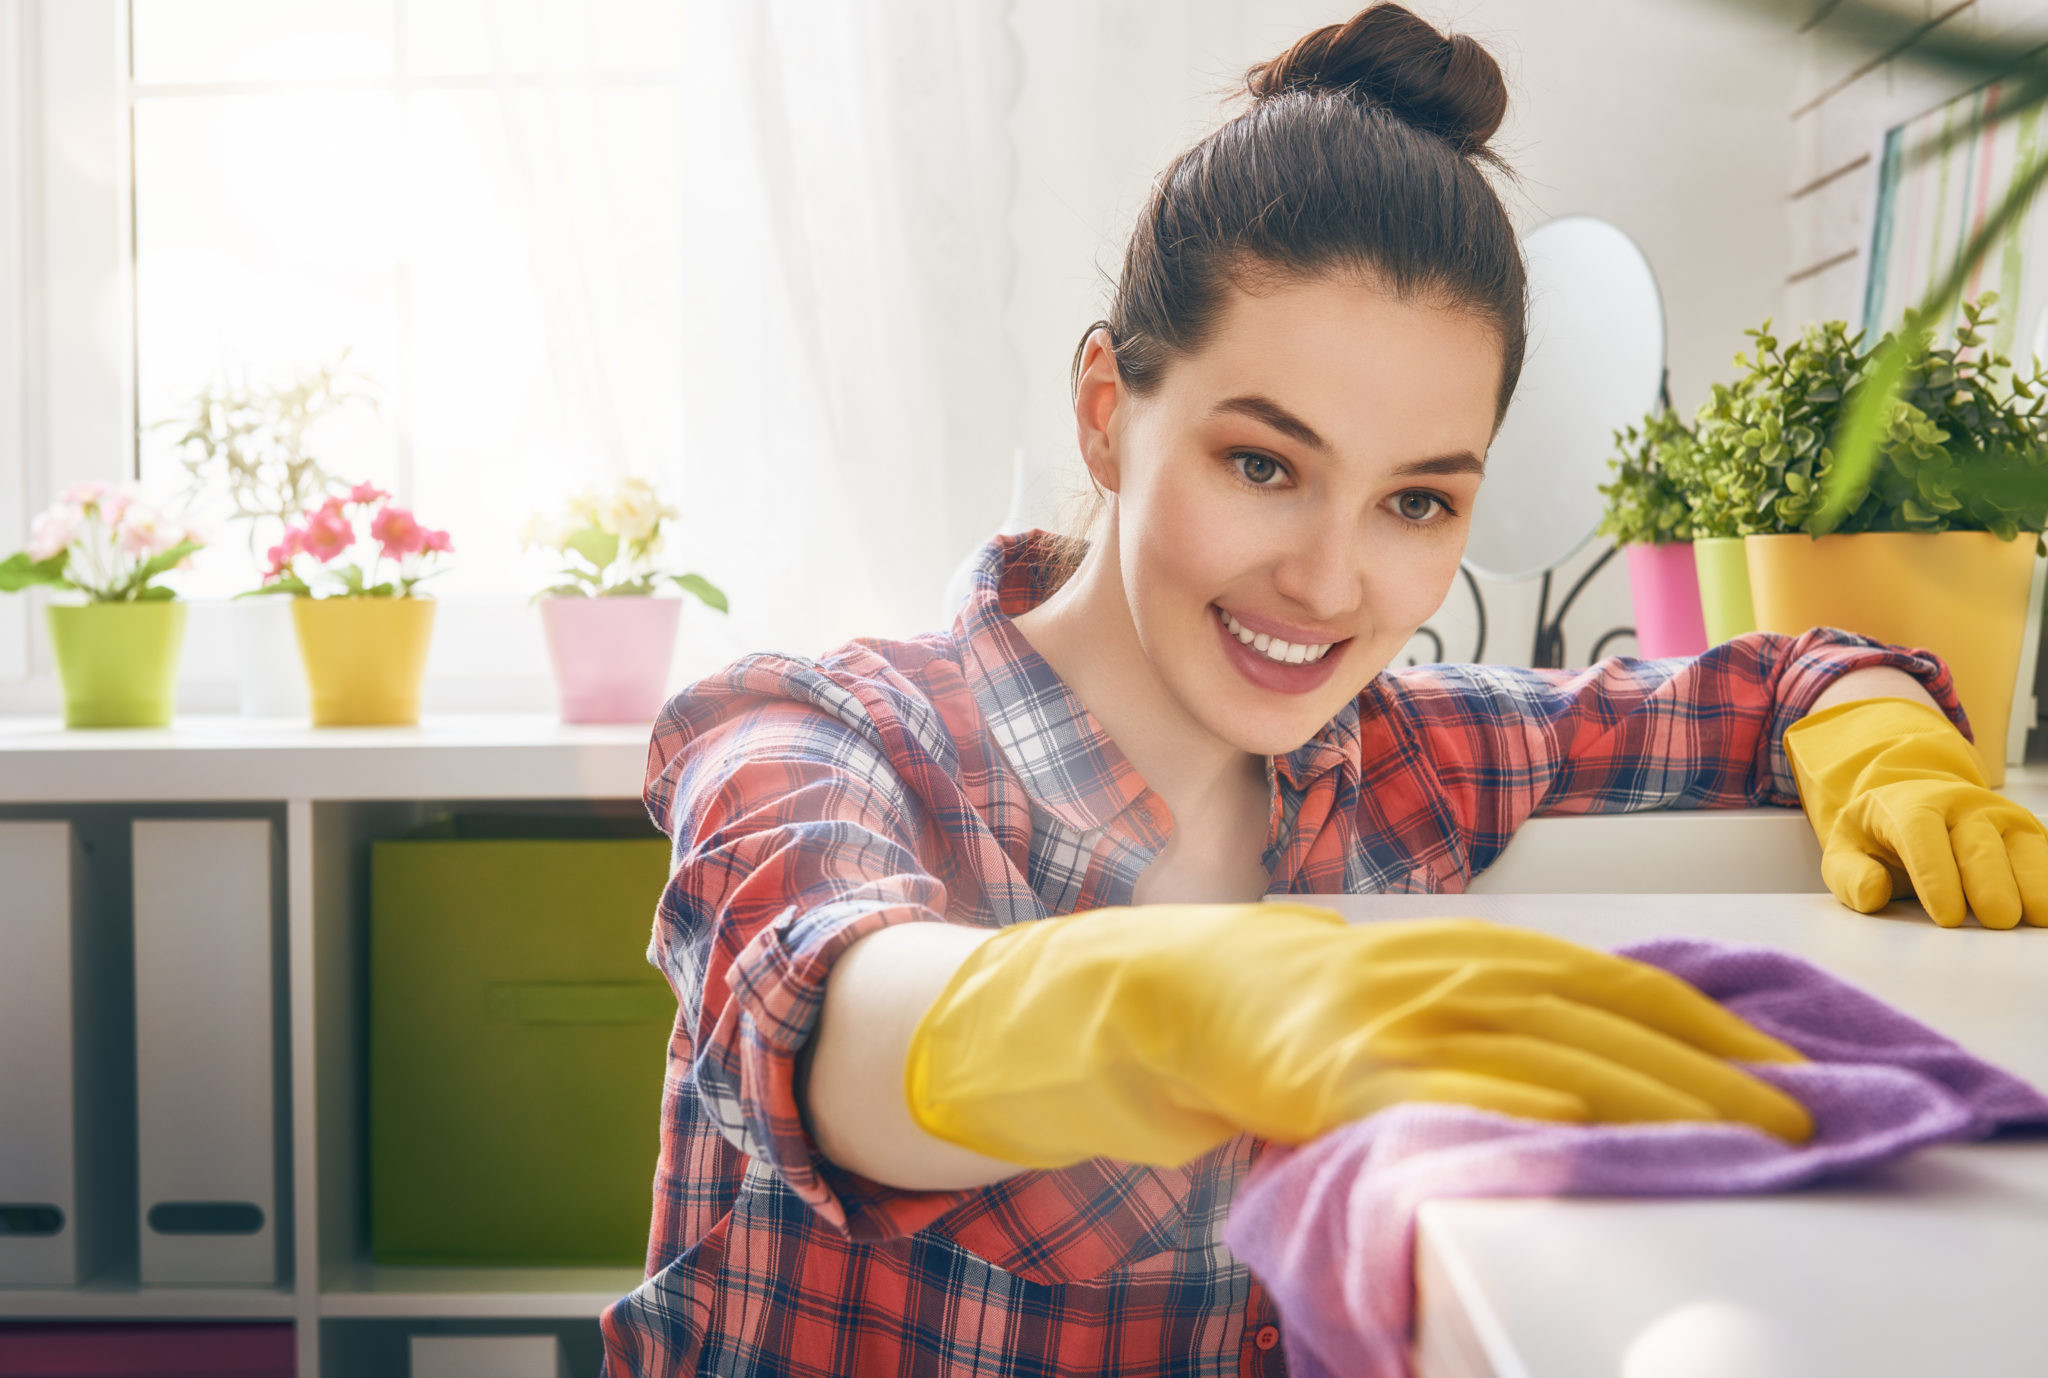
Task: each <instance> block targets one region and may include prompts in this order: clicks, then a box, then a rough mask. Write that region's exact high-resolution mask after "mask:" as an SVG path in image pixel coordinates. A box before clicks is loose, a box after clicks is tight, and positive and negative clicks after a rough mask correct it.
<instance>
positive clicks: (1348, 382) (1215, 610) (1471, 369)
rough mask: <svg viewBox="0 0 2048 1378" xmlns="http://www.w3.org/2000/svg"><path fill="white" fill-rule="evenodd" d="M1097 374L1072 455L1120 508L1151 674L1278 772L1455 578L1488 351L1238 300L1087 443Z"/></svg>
mask: <svg viewBox="0 0 2048 1378" xmlns="http://www.w3.org/2000/svg"><path fill="white" fill-rule="evenodd" d="M1098 338H1100V337H1098ZM1103 370H1107V372H1108V374H1110V375H1113V372H1114V364H1113V361H1111V360H1109V358H1108V355H1107V353H1106V352H1105V351H1101V350H1097V351H1096V352H1095V356H1094V357H1093V358H1092V359H1091V360H1090V362H1089V364H1088V369H1087V374H1086V376H1084V379H1083V389H1082V395H1081V396H1080V398H1079V399H1078V401H1079V403H1080V405H1081V407H1082V408H1083V409H1084V415H1083V416H1082V418H1081V419H1082V436H1083V443H1084V449H1085V450H1087V451H1088V453H1089V459H1090V467H1091V469H1092V470H1094V472H1095V473H1096V475H1097V477H1098V478H1100V479H1102V480H1103V481H1104V482H1105V486H1108V487H1110V488H1112V489H1113V490H1114V492H1115V498H1114V520H1115V522H1116V535H1117V552H1118V558H1119V561H1120V564H1121V574H1122V579H1123V585H1124V591H1125V595H1126V598H1127V599H1128V601H1129V604H1130V610H1131V615H1132V619H1133V621H1134V623H1135V625H1136V629H1137V633H1138V639H1139V642H1140V644H1141V645H1142V647H1143V648H1144V652H1145V655H1146V657H1147V659H1148V660H1150V661H1151V663H1152V665H1153V667H1154V668H1155V670H1156V671H1157V672H1158V674H1159V676H1160V679H1161V680H1162V682H1163V683H1164V685H1165V687H1166V689H1167V690H1168V692H1169V693H1170V694H1171V695H1172V696H1173V697H1174V698H1176V699H1177V700H1178V701H1179V703H1180V706H1181V707H1182V708H1183V709H1185V710H1186V711H1187V713H1188V714H1189V715H1190V716H1191V717H1192V718H1194V719H1195V720H1196V721H1197V722H1199V723H1200V724H1201V725H1202V726H1204V727H1205V728H1207V729H1208V730H1209V731H1210V732H1211V733H1213V734H1214V735H1215V736H1217V737H1218V738H1221V739H1222V740H1224V741H1226V742H1228V743H1230V744H1231V745H1233V746H1236V747H1238V748H1240V749H1242V750H1244V751H1248V752H1252V753H1255V754H1259V755H1279V754H1284V753H1285V752H1288V751H1291V750H1293V749H1294V748H1296V747H1298V746H1300V745H1301V744H1302V743H1304V742H1306V741H1307V740H1309V738H1311V737H1313V736H1314V735H1315V734H1316V732H1317V731H1319V730H1320V729H1321V728H1322V727H1323V726H1324V725H1325V724H1326V723H1328V722H1329V721H1330V719H1331V718H1333V717H1334V716H1336V714H1337V713H1338V712H1339V711H1340V710H1341V709H1342V708H1343V706H1344V705H1345V703H1346V702H1347V701H1349V700H1350V699H1352V698H1354V697H1356V696H1357V694H1358V693H1359V691H1360V690H1361V689H1363V688H1364V687H1365V685H1366V683H1367V682H1368V681H1369V680H1371V679H1372V677H1373V676H1374V675H1376V674H1378V673H1379V672H1380V671H1381V670H1382V669H1384V668H1386V666H1387V665H1388V664H1389V663H1390V662H1391V661H1392V660H1393V658H1394V656H1395V655H1396V654H1397V653H1398V652H1399V651H1400V650H1401V648H1402V647H1403V646H1404V645H1405V644H1406V643H1407V642H1408V640H1409V638H1410V637H1411V636H1413V635H1414V633H1415V630H1416V628H1417V627H1419V626H1421V625H1422V623H1423V621H1424V620H1425V619H1427V618H1428V617H1429V616H1430V615H1431V614H1433V613H1434V612H1435V611H1436V610H1437V608H1438V607H1439V606H1441V605H1442V603H1443V601H1444V597H1445V595H1446V594H1447V593H1448V592H1449V590H1450V586H1451V583H1452V581H1453V580H1454V579H1455V578H1456V577H1457V570H1458V560H1459V557H1460V556H1461V555H1462V554H1463V552H1464V549H1465V538H1466V533H1467V531H1468V530H1469V528H1470V524H1471V512H1472V504H1473V501H1474V499H1475V498H1476V497H1477V496H1478V492H1479V482H1480V478H1481V476H1482V473H1483V464H1484V461H1485V457H1486V450H1487V446H1488V444H1489V443H1490V442H1491V440H1492V438H1493V429H1494V406H1495V401H1496V398H1497V395H1498V390H1499V386H1500V376H1501V346H1500V341H1499V339H1498V338H1497V336H1496V334H1495V332H1494V331H1493V330H1492V329H1491V328H1490V327H1488V326H1487V325H1485V324H1484V323H1482V322H1481V321H1479V320H1478V319H1476V318H1474V317H1473V316H1471V315H1469V314H1464V313H1459V312H1454V311H1450V310H1446V309H1444V308H1442V307H1440V306H1434V305H1428V304H1424V303H1422V302H1419V301H1401V300H1397V299H1396V298H1394V297H1392V296H1390V295H1388V294H1386V293H1384V292H1382V291H1380V290H1378V289H1376V288H1374V287H1372V286H1369V285H1366V284H1364V283H1361V282H1359V281H1356V280H1354V279H1351V278H1348V277H1327V278H1316V279H1309V280H1294V281H1290V282H1287V283H1285V284H1282V285H1276V286H1272V287H1270V288H1262V289H1261V290H1259V291H1257V292H1246V291H1234V292H1233V293H1232V294H1231V297H1230V299H1229V302H1228V304H1227V306H1226V307H1225V309H1224V310H1223V312H1222V313H1221V316H1220V320H1219V325H1218V328H1217V329H1216V331H1215V333H1214V335H1213V336H1212V337H1211V339H1210V341H1209V342H1208V343H1207V344H1206V345H1205V346H1204V347H1203V348H1202V349H1201V350H1200V351H1199V352H1197V353H1195V354H1192V355H1188V356H1184V357H1182V358H1179V359H1176V360H1174V361H1173V362H1172V363H1171V364H1169V365H1168V367H1167V368H1166V370H1165V373H1164V376H1163V378H1162V379H1161V382H1160V384H1159V386H1158V387H1157V388H1155V389H1154V390H1153V392H1152V393H1151V394H1150V395H1148V396H1145V397H1137V396H1133V395H1131V394H1129V393H1127V392H1125V391H1124V390H1123V389H1122V388H1121V387H1120V386H1119V387H1115V388H1114V400H1113V403H1112V406H1111V407H1110V408H1106V409H1103V410H1100V411H1098V412H1097V417H1098V418H1099V419H1101V420H1104V421H1106V423H1107V424H1106V425H1104V426H1103V427H1101V428H1100V429H1099V430H1097V431H1096V432H1095V433H1094V435H1092V436H1091V434H1090V426H1089V418H1088V416H1087V415H1086V414H1085V408H1086V407H1087V406H1088V405H1089V403H1090V400H1091V399H1090V394H1089V383H1090V381H1091V380H1094V379H1097V378H1098V376H1099V375H1100V373H1101V371H1103ZM1105 391H1106V390H1105V389H1104V388H1103V387H1102V386H1101V383H1100V382H1099V381H1098V382H1097V385H1096V390H1095V396H1096V397H1097V398H1098V399H1099V398H1100V397H1101V396H1102V394H1103V393H1104V392H1105ZM1098 405H1099V402H1098ZM1105 413H1106V414H1105ZM1100 461H1106V463H1104V462H1100ZM1248 640H1249V644H1247V642H1248Z"/></svg>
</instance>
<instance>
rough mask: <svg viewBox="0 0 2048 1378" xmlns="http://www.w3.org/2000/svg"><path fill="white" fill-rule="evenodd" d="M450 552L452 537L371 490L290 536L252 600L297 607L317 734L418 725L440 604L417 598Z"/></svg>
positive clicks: (340, 499)
mask: <svg viewBox="0 0 2048 1378" xmlns="http://www.w3.org/2000/svg"><path fill="white" fill-rule="evenodd" d="M451 549H453V545H452V543H451V542H450V540H449V538H448V533H447V532H446V531H436V530H432V529H430V528H428V527H425V526H422V525H420V523H419V521H418V519H417V518H415V517H414V516H413V514H412V513H411V512H409V511H408V510H406V509H405V508H403V507H400V506H398V505H397V504H396V503H394V502H392V501H391V494H389V493H387V492H385V491H384V490H383V489H381V488H379V487H377V486H376V485H374V484H370V483H358V484H356V485H355V486H354V487H353V488H351V489H349V491H348V492H347V493H346V494H337V495H335V496H333V497H330V498H328V499H327V500H326V501H324V502H322V503H321V504H320V506H319V507H317V508H315V509H314V510H313V511H311V512H308V513H306V514H305V515H304V517H303V518H302V519H300V520H299V521H297V522H295V523H293V524H292V525H290V526H288V527H286V528H285V532H284V537H283V539H282V540H280V541H279V542H278V543H277V544H276V545H274V546H272V547H271V548H270V551H269V562H270V567H269V569H268V570H267V571H266V572H265V575H264V583H263V587H261V588H259V589H255V590H252V593H255V594H286V595H289V596H290V597H291V600H292V603H291V609H292V624H293V627H294V628H295V630H296V631H297V634H298V639H299V655H300V658H301V660H302V662H303V663H304V665H305V668H306V684H307V687H308V689H309V690H310V691H311V696H312V709H313V725H314V726H315V727H343V726H368V725H375V724H412V723H417V722H418V721H419V720H420V682H421V680H422V679H423V678H424V677H425V675H426V669H427V642H428V639H429V638H430V637H431V636H432V634H433V630H434V604H433V601H432V600H431V599H429V598H426V597H423V596H421V595H419V594H416V593H415V592H414V590H415V588H417V586H418V585H419V583H420V581H421V580H423V579H427V578H430V577H431V576H432V574H433V573H434V572H435V571H433V570H431V569H429V568H428V566H429V565H430V564H431V563H432V562H433V560H434V558H435V557H436V556H438V555H442V554H446V553H447V552H448V551H449V550H451ZM351 551H355V552H358V553H357V554H356V555H353V556H350V555H349V552H351ZM345 556H346V557H348V558H346V559H345V558H344V557H345ZM243 596H244V597H247V596H249V595H247V594H245V595H243Z"/></svg>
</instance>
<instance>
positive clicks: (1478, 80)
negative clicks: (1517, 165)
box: [1245, 0, 1508, 161]
mask: <svg viewBox="0 0 2048 1378" xmlns="http://www.w3.org/2000/svg"><path fill="white" fill-rule="evenodd" d="M1245 87H1246V89H1247V90H1249V91H1250V92H1251V94H1252V97H1253V99H1255V100H1261V101H1263V100H1269V99H1271V98H1273V97H1275V96H1279V95H1281V94H1283V93H1285V92H1288V91H1340V92H1347V93H1349V94H1351V95H1353V96H1355V97H1357V98H1359V99H1361V100H1367V101H1371V102H1373V103H1374V104H1377V105H1381V106H1384V107H1385V108H1386V109H1387V110H1388V111H1389V112H1391V113H1392V114H1394V115H1396V116H1397V117H1399V118H1400V119H1401V120H1403V121H1404V122H1406V123H1408V124H1410V125H1412V126H1414V127H1415V128H1417V129H1420V130H1422V131H1424V132H1425V133H1429V134H1434V135H1436V136H1437V137H1438V138H1441V139H1443V140H1445V141H1446V142H1448V143H1449V144H1450V145H1451V146H1452V147H1453V148H1455V149H1456V150H1457V151H1458V152H1459V153H1460V154H1465V155H1475V156H1479V157H1483V158H1486V159H1487V160H1489V161H1497V159H1495V158H1494V155H1493V153H1492V152H1491V150H1489V149H1488V148H1487V146H1486V145H1487V141H1488V140H1490V139H1491V138H1492V137H1493V136H1494V134H1495V133H1496V132H1497V131H1498V130H1499V129H1500V125H1501V121H1502V120H1503V119H1504V118H1506V116H1507V110H1508V87H1507V82H1506V80H1505V79H1504V78H1503V77H1502V76H1501V70H1500V64H1499V63H1497V62H1495V61H1494V60H1493V55H1492V54H1491V53H1489V52H1487V51H1486V49H1484V48H1482V47H1481V46H1479V44H1478V43H1477V42H1475V41H1474V40H1472V39H1470V38H1468V37H1466V36H1465V35H1463V34H1451V35H1446V34H1442V33H1439V32H1437V30H1436V29H1435V28H1433V27H1431V26H1430V24H1429V23H1428V21H1426V20H1424V19H1422V18H1421V17H1420V16H1418V15H1416V14H1415V13H1414V12H1413V11H1411V10H1409V9H1407V8H1405V7H1403V6H1401V5H1397V4H1393V3H1391V0H1385V2H1384V3H1381V4H1377V5H1373V6H1371V7H1370V8H1368V9H1364V10H1361V11H1359V12H1358V13H1357V14H1355V15H1353V16H1352V17H1351V19H1350V20H1349V22H1347V23H1343V24H1329V25H1325V26H1324V27H1323V28H1320V29H1317V30H1316V31H1315V32H1314V33H1312V34H1310V35H1308V36H1307V37H1306V38H1304V39H1302V40H1301V41H1300V42H1298V43H1296V44H1295V45H1294V46H1293V47H1291V48H1289V49H1288V50H1287V51H1286V52H1284V53H1282V54H1280V56H1278V57H1276V58H1272V59H1270V60H1268V61H1266V62H1261V63H1259V64H1258V65H1257V66H1255V67H1253V68H1252V69H1251V70H1250V71H1249V72H1247V73H1245Z"/></svg>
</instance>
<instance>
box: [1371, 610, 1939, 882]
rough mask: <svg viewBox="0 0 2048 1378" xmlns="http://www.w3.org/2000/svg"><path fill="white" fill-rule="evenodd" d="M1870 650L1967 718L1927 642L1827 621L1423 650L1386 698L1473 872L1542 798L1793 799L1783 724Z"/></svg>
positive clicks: (1663, 802) (1604, 805)
mask: <svg viewBox="0 0 2048 1378" xmlns="http://www.w3.org/2000/svg"><path fill="white" fill-rule="evenodd" d="M1873 666H1890V667H1892V668H1894V669H1898V670H1903V671H1905V672H1906V673H1907V674H1909V675H1911V676H1913V677H1914V678H1915V679H1917V680H1919V681H1920V683H1921V685H1922V686H1923V687H1924V688H1926V690H1927V692H1928V693H1929V694H1930V695H1931V696H1932V697H1933V698H1934V701H1935V702H1936V703H1938V704H1939V705H1940V706H1941V709H1942V711H1943V712H1944V713H1946V714H1948V716H1949V719H1950V720H1951V721H1952V722H1954V723H1955V725H1956V726H1957V727H1958V728H1959V729H1961V730H1962V731H1963V732H1964V733H1965V734H1967V733H1968V732H1969V724H1968V722H1967V720H1966V719H1965V718H1964V716H1963V710H1962V705H1961V704H1960V703H1959V702H1958V701H1957V699H1956V695H1955V687H1954V685H1953V683H1952V682H1951V681H1950V678H1949V672H1948V667H1947V666H1945V665H1943V664H1942V663H1941V661H1940V660H1939V659H1937V658H1936V657H1935V656H1934V654H1933V653H1932V652H1929V651H1918V650H1907V649H1903V648H1900V647H1896V646H1885V645H1881V644H1879V643H1878V642H1875V641H1872V640H1870V639H1868V638H1867V637H1861V636H1857V635H1855V634H1853V633H1850V632H1843V631H1836V630H1834V629H1833V628H1828V627H1817V628H1814V629H1813V630H1811V631H1808V632H1805V633H1803V634H1801V635H1799V636H1796V637H1795V636H1783V635H1778V634H1775V633H1770V632H1751V633H1749V634H1748V635H1746V636H1739V637H1736V638H1734V639H1733V640H1731V641H1727V642H1724V643H1722V644H1721V645H1719V646H1716V647H1714V648H1713V649H1712V650H1709V651H1708V652H1707V653H1706V654H1704V655H1701V656H1698V657H1696V658H1692V659H1671V660H1634V659H1628V658H1622V657H1617V658H1613V659H1609V660H1603V661H1601V662H1600V663H1599V664H1598V665H1595V666H1593V667H1591V668H1590V669H1586V670H1524V669H1515V668H1511V667H1507V666H1495V665H1430V666H1423V667H1420V668H1417V669H1414V670H1404V671H1400V672H1397V673H1395V674H1391V675H1389V676H1387V677H1386V680H1387V681H1388V684H1389V688H1388V691H1387V704H1386V706H1387V707H1389V708H1390V709H1391V710H1392V711H1393V712H1394V713H1395V714H1396V715H1397V716H1399V718H1400V719H1401V720H1402V721H1403V722H1404V724H1405V726H1406V728H1407V731H1408V735H1409V737H1410V739H1411V741H1412V742H1413V743H1414V744H1415V746H1416V749H1417V750H1418V751H1419V752H1420V753H1421V755H1422V757H1423V758H1424V760H1425V762H1426V763H1427V764H1428V765H1429V766H1430V768H1431V769H1432V770H1433V771H1434V773H1435V774H1436V776H1437V778H1438V780H1439V781H1440V782H1441V785H1442V788H1443V790H1444V792H1445V794H1446V795H1447V796H1448V799H1449V803H1450V806H1451V809H1452V811H1453V813H1454V814H1455V815H1456V817H1457V819H1458V821H1459V824H1460V825H1461V828H1462V830H1463V831H1464V832H1465V834H1466V838H1465V840H1466V845H1467V851H1468V855H1469V858H1470V864H1471V869H1472V873H1473V874H1475V875H1476V874H1477V873H1478V872H1480V871H1482V870H1484V869H1485V868H1486V867H1487V866H1489V865H1491V864H1492V863H1493V861H1494V859H1495V858H1496V857H1497V856H1499V854H1500V852H1501V850H1502V849H1503V848H1505V847H1506V846H1507V842H1508V839H1509V838H1510V837H1511V836H1512V835H1513V833H1514V831H1515V829H1516V828H1517V827H1518V826H1520V824H1521V822H1522V821H1523V820H1524V819H1525V818H1528V817H1530V816H1531V815H1535V814H1580V813H1621V812H1627V811H1633V810H1641V809H1666V808H1741V807H1745V806H1752V807H1753V806H1757V805H1766V804H1773V805H1790V806H1796V805H1797V804H1798V802H1799V794H1798V788H1797V786H1796V784H1795V783H1794V781H1793V778H1792V767H1791V764H1790V762H1789V761H1788V760H1787V759H1786V756H1785V740H1784V739H1785V730H1786V729H1787V728H1789V727H1791V726H1792V724H1794V723H1795V722H1797V721H1799V719H1800V718H1801V717H1803V716H1804V715H1805V714H1806V713H1807V711H1808V710H1809V709H1810V708H1811V707H1812V706H1813V702H1814V700H1815V699H1817V698H1819V697H1820V694H1821V691H1822V690H1824V689H1826V688H1827V687H1828V686H1829V685H1830V684H1832V683H1834V682H1835V680H1837V679H1839V678H1840V677H1841V676H1843V675H1845V674H1847V673H1849V672H1850V671H1852V670H1863V669H1868V668H1871V667H1873Z"/></svg>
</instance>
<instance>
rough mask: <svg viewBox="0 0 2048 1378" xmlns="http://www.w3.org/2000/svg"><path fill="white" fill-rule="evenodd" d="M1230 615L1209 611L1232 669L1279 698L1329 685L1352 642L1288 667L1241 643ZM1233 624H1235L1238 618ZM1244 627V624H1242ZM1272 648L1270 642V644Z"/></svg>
mask: <svg viewBox="0 0 2048 1378" xmlns="http://www.w3.org/2000/svg"><path fill="white" fill-rule="evenodd" d="M1228 617H1230V614H1228V613H1225V612H1224V611H1223V609H1221V608H1219V607H1217V606H1215V605H1214V604H1213V603H1212V604H1211V605H1210V607H1209V621H1210V623H1211V625H1213V626H1214V627H1215V628H1216V636H1217V638H1218V639H1219V640H1220V641H1221V642H1222V643H1223V654H1224V657H1225V659H1227V660H1229V661H1230V663H1231V666H1232V667H1233V668H1234V669H1236V671H1237V672H1238V673H1239V674H1240V675H1242V676H1244V678H1245V679H1247V680H1249V681H1251V683H1252V684H1254V685H1256V686H1257V687H1259V688H1261V689H1264V690H1267V691H1268V692H1271V693H1276V694H1306V693H1310V692H1312V691H1314V690H1316V689H1320V688H1321V687H1322V686H1323V685H1324V684H1326V683H1328V682H1329V679H1330V676H1331V675H1333V674H1335V673H1336V671H1337V662H1338V661H1339V660H1341V659H1343V656H1344V652H1345V649H1346V648H1347V647H1348V646H1349V645H1350V644H1351V643H1350V640H1349V638H1346V639H1345V640H1343V641H1338V642H1335V643H1332V644H1331V645H1330V648H1329V650H1328V651H1326V652H1325V653H1324V654H1323V655H1322V657H1321V658H1320V659H1317V660H1305V661H1302V662H1300V663H1296V664H1288V663H1284V662H1281V661H1277V660H1274V659H1272V658H1271V657H1270V656H1266V655H1262V654H1260V653H1259V652H1258V651H1257V650H1255V649H1253V648H1252V647H1251V646H1247V645H1245V643H1244V642H1242V641H1240V640H1239V639H1238V638H1237V636H1236V634H1235V633H1233V632H1232V631H1231V630H1230V627H1229V625H1228V623H1227V622H1226V621H1225V619H1226V618H1228ZM1231 620H1235V619H1234V618H1233V619H1231ZM1240 625H1242V624H1240ZM1269 644H1270V642H1269Z"/></svg>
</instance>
